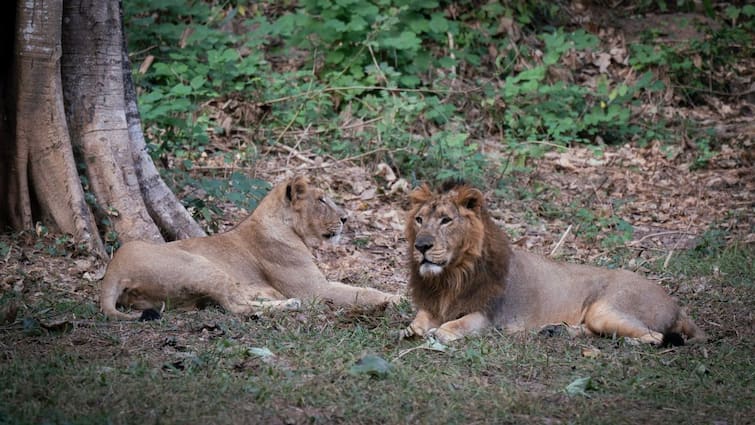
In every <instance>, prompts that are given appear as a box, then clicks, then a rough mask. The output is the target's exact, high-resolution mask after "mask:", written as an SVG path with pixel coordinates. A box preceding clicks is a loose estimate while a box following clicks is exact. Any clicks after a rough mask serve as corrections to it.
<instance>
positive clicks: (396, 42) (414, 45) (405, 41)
mask: <svg viewBox="0 0 755 425" xmlns="http://www.w3.org/2000/svg"><path fill="white" fill-rule="evenodd" d="M380 44H381V45H382V46H383V47H392V48H394V49H398V50H418V49H419V47H420V45H421V44H422V40H420V39H419V38H417V35H416V34H414V33H413V32H411V31H404V32H402V33H401V35H399V36H398V37H388V38H384V39H383V40H382V41H381V43H380Z"/></svg>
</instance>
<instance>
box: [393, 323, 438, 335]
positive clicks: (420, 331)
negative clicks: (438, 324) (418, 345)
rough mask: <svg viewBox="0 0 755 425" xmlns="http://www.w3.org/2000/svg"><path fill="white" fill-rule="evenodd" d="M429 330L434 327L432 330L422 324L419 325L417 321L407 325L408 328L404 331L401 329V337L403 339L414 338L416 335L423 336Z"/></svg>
mask: <svg viewBox="0 0 755 425" xmlns="http://www.w3.org/2000/svg"><path fill="white" fill-rule="evenodd" d="M429 331H432V329H431V330H427V329H425V328H423V327H422V326H419V325H418V324H416V323H412V324H411V325H409V326H407V327H406V329H404V330H403V331H401V335H400V338H401V339H404V338H412V337H415V336H416V337H420V338H422V337H423V336H425V335H427V333H428V332H429Z"/></svg>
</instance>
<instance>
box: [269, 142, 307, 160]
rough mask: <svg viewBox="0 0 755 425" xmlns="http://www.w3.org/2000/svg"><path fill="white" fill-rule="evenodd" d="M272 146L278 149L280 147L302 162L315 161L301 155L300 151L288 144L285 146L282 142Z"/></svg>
mask: <svg viewBox="0 0 755 425" xmlns="http://www.w3.org/2000/svg"><path fill="white" fill-rule="evenodd" d="M274 147H275V148H278V149H282V150H284V151H286V152H288V153H289V154H291V155H293V156H294V157H295V158H296V159H299V160H301V161H302V162H306V163H307V164H314V163H315V161H313V160H311V159H309V158H307V157H306V156H304V155H302V154H301V152H299V151H297V150H296V149H294V148H292V147H290V146H286V145H284V144H276V145H275V146H274ZM271 149H272V147H271Z"/></svg>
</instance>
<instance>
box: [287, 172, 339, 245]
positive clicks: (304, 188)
mask: <svg viewBox="0 0 755 425" xmlns="http://www.w3.org/2000/svg"><path fill="white" fill-rule="evenodd" d="M287 196H289V199H290V201H291V206H292V208H293V210H294V212H295V214H296V218H295V220H294V228H295V229H296V231H297V233H298V234H299V236H301V237H302V239H303V240H304V242H305V243H306V244H307V245H309V246H316V245H317V244H319V243H320V241H322V240H329V241H331V242H333V243H337V242H338V241H340V239H341V234H342V233H343V228H344V224H345V223H346V216H347V215H346V212H345V211H344V210H343V209H342V208H341V207H339V206H338V205H336V203H335V202H333V200H332V199H330V197H328V196H327V195H326V194H325V192H324V191H322V190H320V189H317V188H314V187H311V186H309V184H308V183H307V182H306V180H301V179H294V181H293V182H292V183H291V190H290V191H289V192H288V194H287Z"/></svg>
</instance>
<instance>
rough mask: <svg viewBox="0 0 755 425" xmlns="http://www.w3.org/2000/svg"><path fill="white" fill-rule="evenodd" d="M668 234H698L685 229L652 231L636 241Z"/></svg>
mask: <svg viewBox="0 0 755 425" xmlns="http://www.w3.org/2000/svg"><path fill="white" fill-rule="evenodd" d="M666 235H692V236H697V233H694V232H686V231H684V230H670V231H667V232H658V233H651V234H649V235H645V236H643V237H641V238H639V239H637V241H636V243H640V242H642V241H644V240H645V239H650V238H655V237H658V236H666Z"/></svg>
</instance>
